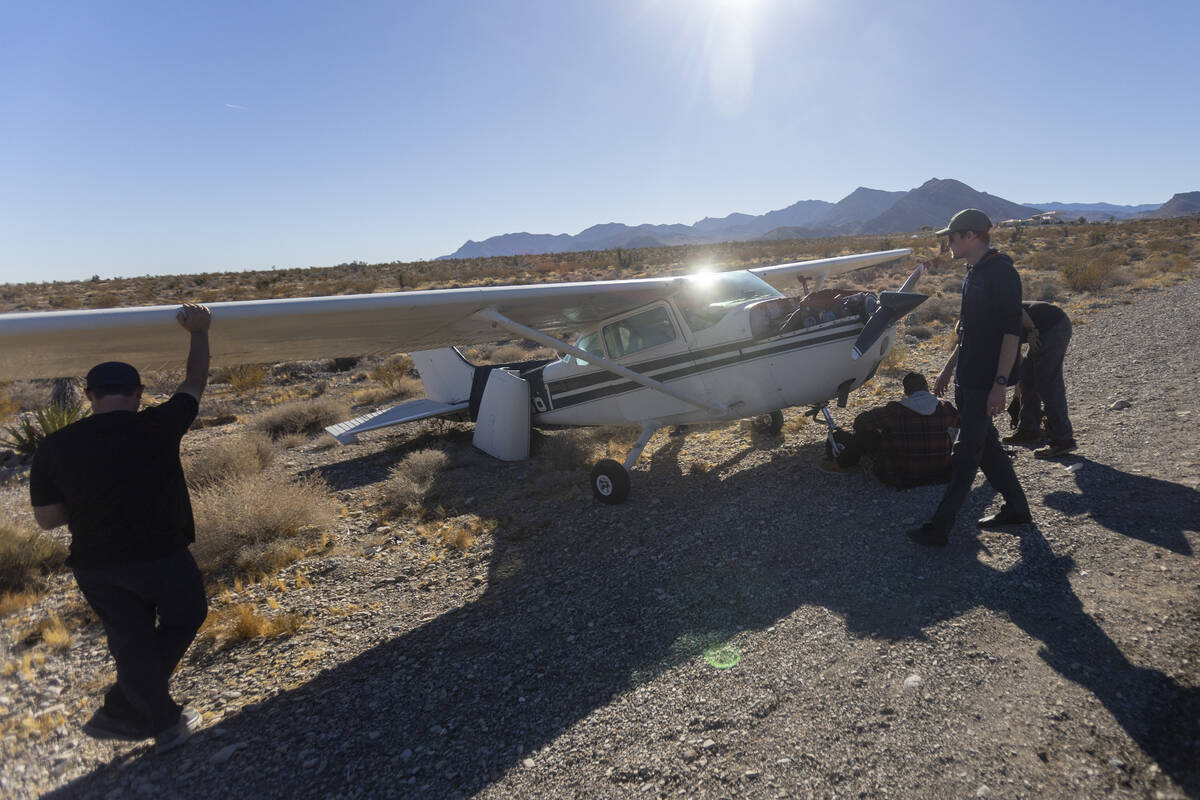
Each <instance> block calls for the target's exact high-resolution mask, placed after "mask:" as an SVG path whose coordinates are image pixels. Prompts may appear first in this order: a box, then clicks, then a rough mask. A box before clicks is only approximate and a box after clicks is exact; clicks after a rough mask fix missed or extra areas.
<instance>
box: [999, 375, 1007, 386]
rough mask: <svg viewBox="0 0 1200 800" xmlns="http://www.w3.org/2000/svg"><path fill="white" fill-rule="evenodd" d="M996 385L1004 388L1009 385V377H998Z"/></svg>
mask: <svg viewBox="0 0 1200 800" xmlns="http://www.w3.org/2000/svg"><path fill="white" fill-rule="evenodd" d="M996 383H997V384H998V385H1000V386H1004V385H1005V384H1006V383H1008V377H1007V376H1005V375H997V376H996Z"/></svg>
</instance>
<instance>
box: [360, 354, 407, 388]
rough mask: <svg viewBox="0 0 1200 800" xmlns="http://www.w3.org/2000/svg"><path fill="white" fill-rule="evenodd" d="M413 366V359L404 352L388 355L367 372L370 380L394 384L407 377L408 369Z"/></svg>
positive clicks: (389, 384)
mask: <svg viewBox="0 0 1200 800" xmlns="http://www.w3.org/2000/svg"><path fill="white" fill-rule="evenodd" d="M412 368H413V360H412V359H411V358H409V357H408V355H406V354H405V353H396V354H395V355H390V356H388V357H387V358H385V359H384V360H383V361H381V362H379V363H378V364H376V365H375V366H374V367H372V368H371V370H370V372H369V373H368V374H369V375H370V376H371V379H372V380H375V381H378V382H379V383H382V384H383V385H385V386H395V385H396V384H398V383H399V382H400V381H401V380H403V379H405V378H407V377H408V371H409V370H410V369H412Z"/></svg>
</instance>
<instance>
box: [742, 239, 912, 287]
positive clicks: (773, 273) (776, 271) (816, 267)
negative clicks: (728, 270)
mask: <svg viewBox="0 0 1200 800" xmlns="http://www.w3.org/2000/svg"><path fill="white" fill-rule="evenodd" d="M910 253H912V250H909V249H907V248H904V249H901V250H882V251H880V252H878V253H862V254H859V255H852V256H836V257H834V258H822V259H818V260H816V261H796V262H793V263H791V264H779V265H777V266H774V267H757V268H755V269H752V270H750V271H751V272H753V273H754V274H755V275H757V276H758V277H760V278H762V279H763V280H764V281H766V282H767V283H769V284H771V285H772V286H773V287H775V288H776V289H778V290H779V291H781V292H783V293H784V294H788V293H789V292H795V290H796V285H797V280H798V279H799V278H818V279H822V280H823V279H824V278H825V277H827V276H829V275H840V274H841V273H843V272H850V271H852V270H856V269H863V268H864V267H873V266H876V265H878V264H886V263H887V262H889V261H895V260H896V259H899V258H903V257H904V256H907V255H909V254H910Z"/></svg>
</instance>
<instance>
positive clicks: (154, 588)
mask: <svg viewBox="0 0 1200 800" xmlns="http://www.w3.org/2000/svg"><path fill="white" fill-rule="evenodd" d="M74 572H75V580H76V582H77V583H78V584H79V590H80V591H81V592H83V596H84V597H85V598H86V599H87V601H88V603H89V604H90V605H91V607H92V608H93V609H94V610H95V611H96V614H97V615H99V617H100V621H101V622H103V623H104V632H105V633H106V634H107V635H108V650H109V652H110V653H112V656H113V660H114V661H116V662H117V688H116V689H114V690H110V691H109V693H108V696H107V697H106V698H105V706H106V708H111V709H112V710H113V711H114V712H115V713H118V714H121V712H122V711H123V710H124V709H122V706H123V705H124V704H125V703H126V702H127V703H128V705H129V706H131V707H132V709H133V710H134V711H135V712H136V713H137V715H138V716H139V717H140V718H141V719H142V720H144V721H145V722H146V723H147V724H148V725H149V727H150V730H151V731H153V732H155V733H157V732H159V731H162V730H165V729H166V728H168V727H170V726H171V725H174V724H175V723H176V722H177V721H178V719H179V706H178V705H177V704H176V703H175V701H174V700H172V699H171V693H170V691H168V689H167V682H168V681H169V680H170V677H171V673H172V672H174V670H175V666H176V665H177V664H178V663H179V660H180V659H181V658H183V654H184V653H185V652H187V649H188V647H189V646H190V645H191V643H192V640H193V639H195V638H196V631H198V630H199V629H200V625H201V624H202V623H203V622H204V618H205V617H206V616H207V615H208V599H207V597H205V594H204V580H203V579H202V578H201V576H200V569H199V568H198V567H197V566H196V561H195V560H194V559H193V558H192V554H191V553H190V552H188V550H187V548H184V549H182V550H179V551H177V552H175V553H173V554H171V555H169V556H164V557H162V558H158V559H155V560H152V561H135V562H131V563H128V564H120V565H117V566H112V567H94V568H76V569H75V570H74Z"/></svg>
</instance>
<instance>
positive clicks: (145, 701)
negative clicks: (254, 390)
mask: <svg viewBox="0 0 1200 800" xmlns="http://www.w3.org/2000/svg"><path fill="white" fill-rule="evenodd" d="M178 320H179V324H180V325H182V326H183V328H184V329H185V330H186V331H188V332H189V333H190V334H191V346H190V349H189V351H188V360H187V374H186V377H185V378H184V381H183V383H182V384H180V386H179V389H178V390H177V391H176V392H175V394H174V395H173V396H172V397H171V399H170V400H168V401H167V402H165V403H163V404H162V405H160V406H154V407H152V408H147V409H145V410H144V411H141V412H139V411H138V407H139V405H140V404H141V397H142V390H143V386H142V382H141V378H140V376H139V375H138V372H137V370H136V369H135V368H134V367H132V366H130V365H129V364H123V363H121V362H117V361H108V362H105V363H103V364H98V365H96V366H95V367H93V368H92V370H91V371H90V372H88V376H87V398H88V400H89V401H91V404H92V415H91V416H90V417H85V418H84V419H82V420H80V421H79V422H76V423H74V424H72V425H68V426H67V427H65V428H62V429H61V430H58V431H56V432H54V433H52V434H50V435H48V436H47V437H46V438H45V439H44V440H43V442H42V444H41V446H40V447H39V448H38V451H37V453H36V454H35V455H34V459H33V464H32V466H31V468H30V474H29V497H30V501H31V502H32V505H33V513H34V517H35V518H36V519H37V522H38V524H39V525H41V527H42V528H45V529H47V530H49V529H51V528H56V527H58V526H59V525H64V524H65V525H68V526H69V527H70V530H71V551H70V556H69V558H68V559H67V564H68V565H69V566H70V567H71V568H72V570H73V572H74V573H75V580H76V582H77V583H78V584H79V589H80V591H81V592H82V593H83V596H84V597H85V598H86V599H87V601H88V603H89V604H90V605H91V607H92V608H93V609H94V610H95V612H96V614H97V616H99V617H100V620H101V622H103V623H104V630H105V633H106V634H107V636H108V649H109V651H110V652H111V653H112V656H113V660H114V661H115V662H116V665H117V683H116V684H115V685H114V686H113V687H111V688H110V689H109V690H108V692H107V693H106V694H105V698H104V705H103V706H102V707H101V708H100V709H99V710H98V711H97V712H96V713H95V714H94V715H93V716H92V718H91V719H90V720H88V722H87V724H85V725H84V728H83V730H84V732H85V733H87V734H88V735H90V736H94V737H96V738H103V739H129V740H139V739H147V738H149V737H151V736H153V737H154V739H155V746H156V749H157V750H159V751H160V752H161V751H166V750H170V749H172V748H174V747H177V746H179V745H180V744H183V742H185V741H187V739H188V736H189V735H190V731H191V730H192V729H193V728H194V727H195V726H196V725H198V724H199V722H200V715H199V714H198V713H196V712H195V711H194V710H192V709H188V708H181V707H180V706H179V705H178V704H177V703H176V702H175V701H174V700H173V699H172V698H171V694H170V691H169V690H168V688H167V684H168V681H169V679H170V677H171V673H172V671H174V669H175V666H176V665H177V664H178V663H179V661H180V659H182V658H183V654H184V653H185V652H186V651H187V649H188V647H189V646H190V645H191V643H192V640H193V639H194V638H195V636H196V632H197V631H198V630H199V628H200V625H201V623H203V622H204V618H205V616H206V615H207V613H208V604H207V599H206V597H205V594H204V582H203V579H202V578H201V576H200V570H199V569H198V568H197V566H196V562H195V560H193V559H192V555H191V553H190V552H189V551H188V545H189V544H191V543H192V542H193V541H195V538H196V537H195V527H194V524H193V521H192V507H191V502H190V500H189V498H188V492H187V485H186V483H185V482H184V475H183V467H182V465H181V464H180V461H179V442H180V440H181V439H182V438H183V434H184V433H185V432H186V431H187V429H188V428H189V427H190V426H191V424H192V421H193V420H194V419H195V418H196V412H197V410H198V408H199V404H200V397H201V395H202V394H203V393H204V387H205V385H206V384H207V382H208V329H209V324H210V321H211V315H210V313H209V311H208V309H207V308H205V307H204V306H200V305H194V304H190V303H189V304H187V305H184V306H183V307H182V308H180V310H179V314H178Z"/></svg>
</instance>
